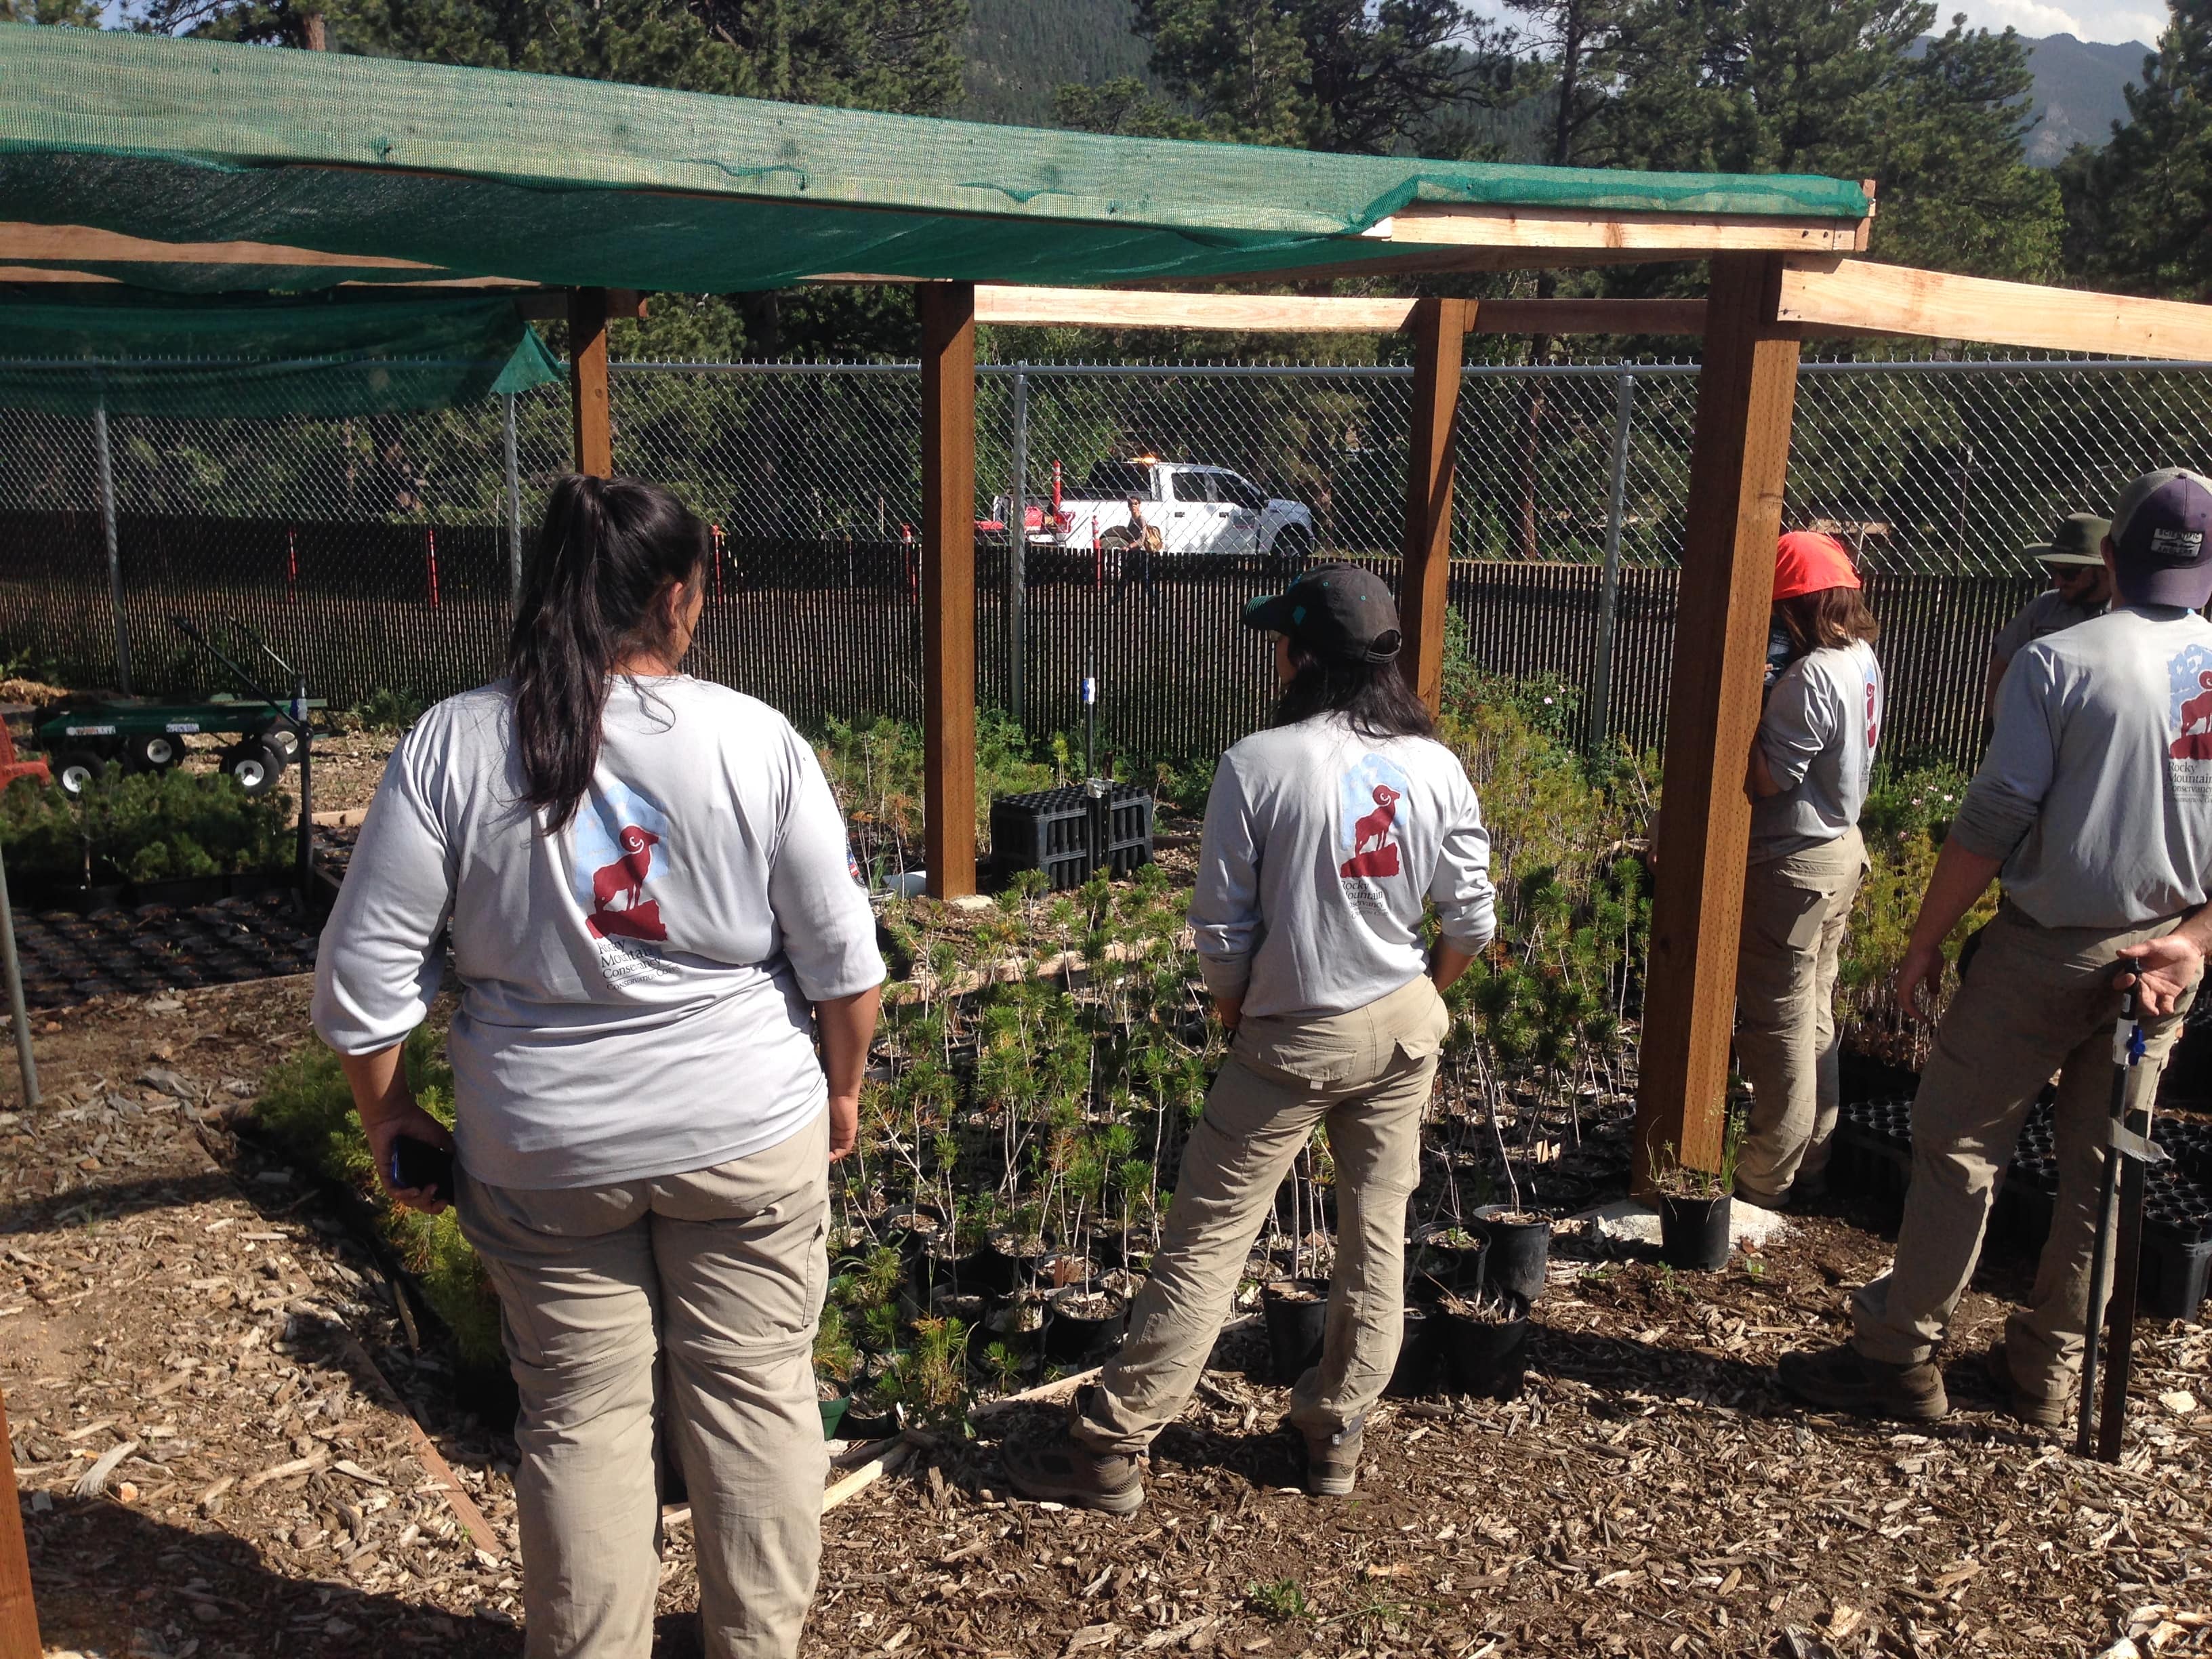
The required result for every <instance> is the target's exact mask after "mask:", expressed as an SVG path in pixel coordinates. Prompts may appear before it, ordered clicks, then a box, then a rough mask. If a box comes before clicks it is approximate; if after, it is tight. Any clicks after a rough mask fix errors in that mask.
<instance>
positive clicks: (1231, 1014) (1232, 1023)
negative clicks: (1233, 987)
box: [1213, 997, 1244, 1031]
mask: <svg viewBox="0 0 2212 1659" xmlns="http://www.w3.org/2000/svg"><path fill="white" fill-rule="evenodd" d="M1213 1017H1214V1018H1216V1019H1218V1020H1219V1021H1220V1022H1221V1029H1222V1030H1225V1031H1234V1030H1236V1029H1237V1024H1238V1023H1239V1022H1241V1021H1242V1020H1243V1018H1244V999H1243V998H1242V997H1216V998H1214V1000H1213Z"/></svg>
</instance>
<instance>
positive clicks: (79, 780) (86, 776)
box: [54, 749, 108, 800]
mask: <svg viewBox="0 0 2212 1659" xmlns="http://www.w3.org/2000/svg"><path fill="white" fill-rule="evenodd" d="M107 766H108V757H106V756H105V755H103V754H101V753H100V752H99V750H94V749H64V750H62V752H61V753H60V754H59V755H58V756H57V757H55V760H54V781H55V783H57V784H58V785H59V786H60V787H61V792H62V793H64V795H67V796H68V797H69V798H70V799H71V800H82V799H84V794H85V791H86V790H88V789H89V788H91V787H92V786H93V785H94V784H95V783H98V782H99V781H100V774H101V773H103V772H105V771H106V769H107Z"/></svg>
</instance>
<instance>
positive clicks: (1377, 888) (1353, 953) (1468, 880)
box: [1190, 715, 1495, 1018]
mask: <svg viewBox="0 0 2212 1659" xmlns="http://www.w3.org/2000/svg"><path fill="white" fill-rule="evenodd" d="M1430 901H1434V902H1435V904H1436V907H1437V917H1438V920H1439V921H1440V923H1441V924H1442V927H1443V936H1444V938H1445V939H1449V941H1450V942H1451V943H1452V944H1453V945H1456V946H1458V947H1459V948H1460V949H1462V950H1463V951H1479V950H1480V949H1481V948H1482V947H1483V945H1486V944H1487V943H1489V941H1490V937H1491V934H1492V933H1493V932H1494V931H1495V921H1494V919H1493V915H1492V893H1491V886H1490V836H1489V832H1488V831H1486V829H1484V828H1483V827H1482V813H1481V810H1480V807H1479V806H1478V805H1477V804H1476V801H1475V798H1474V786H1473V785H1471V784H1470V783H1468V778H1467V773H1466V771H1465V769H1463V768H1462V766H1461V765H1460V763H1459V757H1457V756H1456V755H1455V754H1453V753H1452V751H1451V750H1449V749H1447V748H1445V747H1444V746H1443V744H1440V743H1437V742H1435V741H1434V740H1432V739H1431V738H1363V737H1360V736H1359V735H1358V734H1357V733H1356V732H1353V731H1352V728H1351V727H1350V726H1349V725H1347V724H1346V722H1345V721H1344V720H1341V719H1340V718H1338V717H1336V716H1334V715H1322V716H1319V717H1316V719H1313V720H1304V721H1301V722H1299V723H1298V724H1297V725H1296V726H1273V727H1270V728H1269V729H1267V730H1266V731H1263V732H1254V733H1253V734H1252V735H1251V736H1250V737H1249V738H1245V739H1244V740H1243V742H1241V743H1239V744H1237V745H1236V747H1234V748H1233V749H1231V750H1229V752H1228V753H1226V754H1225V755H1224V756H1222V757H1221V763H1220V765H1219V766H1218V768H1217V769H1215V771H1214V775H1213V789H1212V793H1210V794H1209V795H1208V796H1207V797H1206V831H1205V836H1204V838H1203V842H1202V844H1201V846H1200V853H1199V872H1198V887H1197V890H1196V891H1195V892H1194V894H1193V895H1192V896H1191V905H1190V923H1191V927H1192V930H1193V932H1194V934H1195V936H1196V939H1197V942H1198V954H1199V963H1200V971H1201V972H1203V973H1204V975H1205V976H1206V986H1207V988H1208V989H1210V990H1211V991H1212V993H1213V994H1214V995H1216V996H1219V997H1240V998H1242V999H1243V1012H1245V1013H1246V1014H1248V1015H1250V1016H1253V1017H1255V1018H1273V1017H1277V1016H1291V1017H1306V1016H1313V1015H1325V1014H1339V1013H1348V1012H1351V1011H1352V1009H1355V1008H1364V1007H1365V1006H1367V1005H1368V1004H1369V1003H1370V1002H1373V1001H1375V1000H1376V999H1377V998H1379V997H1385V996H1388V995H1389V994H1390V993H1391V992H1393V991H1395V990H1398V989H1399V988H1401V987H1403V986H1405V985H1406V984H1407V983H1408V982H1409V981H1411V980H1412V979H1413V976H1414V975H1416V974H1419V973H1420V972H1421V971H1422V969H1423V968H1424V967H1425V957H1424V953H1423V950H1422V942H1421V921H1422V917H1423V915H1424V912H1425V906H1426V904H1427V903H1428V902H1430Z"/></svg>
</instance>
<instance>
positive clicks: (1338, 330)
mask: <svg viewBox="0 0 2212 1659" xmlns="http://www.w3.org/2000/svg"><path fill="white" fill-rule="evenodd" d="M1417 303H1418V302H1417V301H1413V300H1358V299H1338V298H1335V297H1333V296H1329V295H1299V294H1170V293H1164V292H1161V291H1159V290H1158V289H1148V290H1137V289H1103V288H996V287H981V286H979V287H978V288H977V289H976V290H975V320H976V321H977V322H979V323H1026V324H1042V325H1059V326H1073V327H1081V328H1219V329H1235V330H1254V331H1267V332H1270V333H1312V334H1322V333H1328V334H1389V333H1392V332H1395V331H1396V330H1399V329H1401V328H1403V327H1405V326H1406V319H1407V317H1408V316H1410V315H1411V314H1412V313H1413V307H1414V306H1415V305H1416V304H1417Z"/></svg>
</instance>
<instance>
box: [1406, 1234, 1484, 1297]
mask: <svg viewBox="0 0 2212 1659" xmlns="http://www.w3.org/2000/svg"><path fill="white" fill-rule="evenodd" d="M1449 1231H1453V1230H1451V1229H1449V1228H1443V1227H1432V1228H1431V1229H1429V1231H1428V1232H1427V1234H1426V1235H1425V1237H1422V1238H1421V1239H1420V1241H1419V1244H1418V1246H1417V1254H1416V1255H1415V1256H1414V1269H1413V1271H1414V1279H1413V1285H1414V1289H1415V1291H1416V1292H1417V1293H1418V1294H1419V1295H1421V1296H1422V1297H1426V1298H1428V1299H1431V1300H1433V1299H1434V1298H1435V1297H1438V1296H1456V1297H1462V1298H1469V1299H1471V1298H1473V1297H1478V1296H1480V1295H1481V1294H1482V1289H1483V1283H1484V1279H1485V1265H1486V1258H1487V1257H1488V1255H1489V1254H1490V1240H1489V1239H1488V1238H1487V1237H1486V1236H1484V1235H1483V1234H1482V1233H1480V1232H1478V1231H1475V1230H1474V1228H1462V1229H1460V1230H1458V1231H1461V1232H1462V1234H1463V1236H1464V1237H1466V1239H1467V1243H1463V1244H1454V1243H1445V1242H1444V1241H1443V1237H1442V1235H1443V1234H1445V1233H1447V1232H1449Z"/></svg>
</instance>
